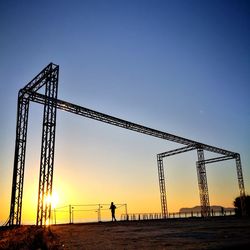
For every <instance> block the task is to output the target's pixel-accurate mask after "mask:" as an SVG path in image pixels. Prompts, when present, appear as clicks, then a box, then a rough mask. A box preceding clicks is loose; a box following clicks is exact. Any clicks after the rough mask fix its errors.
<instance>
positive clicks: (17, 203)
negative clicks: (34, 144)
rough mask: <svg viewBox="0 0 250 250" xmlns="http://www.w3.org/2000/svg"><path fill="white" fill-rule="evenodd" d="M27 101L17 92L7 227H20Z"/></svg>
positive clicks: (27, 111) (27, 112)
mask: <svg viewBox="0 0 250 250" xmlns="http://www.w3.org/2000/svg"><path fill="white" fill-rule="evenodd" d="M28 114H29V100H28V99H27V98H25V97H23V96H22V95H21V93H20V92H19V97H18V107H17V125H16V143H15V156H14V168H13V180H12V193H11V204H10V218H9V225H10V226H13V225H21V215H22V196H23V181H24V166H25V151H26V142H27V127H28Z"/></svg>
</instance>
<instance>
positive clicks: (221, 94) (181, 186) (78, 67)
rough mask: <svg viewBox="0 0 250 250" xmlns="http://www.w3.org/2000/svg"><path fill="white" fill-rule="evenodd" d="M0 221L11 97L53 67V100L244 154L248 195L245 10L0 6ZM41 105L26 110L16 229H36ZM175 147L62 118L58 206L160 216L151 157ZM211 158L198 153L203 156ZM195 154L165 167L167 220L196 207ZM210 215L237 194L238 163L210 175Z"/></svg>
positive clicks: (249, 90) (248, 12)
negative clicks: (124, 208)
mask: <svg viewBox="0 0 250 250" xmlns="http://www.w3.org/2000/svg"><path fill="white" fill-rule="evenodd" d="M0 30H1V39H0V77H1V81H0V112H1V116H0V117H1V118H0V119H1V123H0V124H1V125H0V126H1V127H0V148H1V151H0V203H1V209H0V221H1V222H2V221H4V220H5V219H7V217H8V213H9V206H10V192H11V183H12V170H13V159H14V143H15V126H16V103H17V93H18V90H19V89H20V88H22V87H23V86H24V85H26V84H27V83H28V82H29V81H30V80H31V79H32V78H33V77H34V76H35V75H36V74H37V73H39V72H40V71H41V69H43V68H44V67H45V66H46V65H47V64H48V63H50V62H54V63H55V64H59V65H60V80H59V94H58V96H59V98H60V99H63V100H66V101H69V102H72V103H75V104H79V105H82V106H84V107H88V108H91V109H94V110H97V111H101V112H104V113H107V114H110V115H113V116H117V117H120V118H123V119H127V120H130V121H133V122H136V123H140V124H143V125H146V126H149V127H152V128H156V129H159V130H162V131H166V132H169V133H173V134H175V135H179V136H183V137H186V138H190V139H193V140H197V141H200V142H203V143H207V144H211V145H214V146H218V147H222V148H225V149H228V150H231V151H234V152H239V153H240V154H241V158H242V167H243V177H244V181H245V188H246V192H247V193H248V194H249V190H250V155H249V152H250V82H249V80H250V60H249V58H250V32H249V30H250V2H249V1H243V0H237V1H230V0H226V1H221V0H216V1H211V0H210V1H190V0H186V1H167V0H166V1H159V0H150V1H147V0H133V1H129V0H126V1H125V0H124V1H123V0H117V1H110V0H106V1H105V0H103V1H101V0H100V1H95V0H91V1H84V0H82V1H63V0H61V1H47V0H45V1H31V0H30V1H28V0H26V1H25V0H23V1H13V0H2V1H0ZM42 112H43V109H42V106H40V105H38V104H32V105H31V108H30V117H29V127H28V143H27V160H26V169H25V184H24V197H23V201H24V203H23V221H24V222H27V221H29V222H31V223H34V222H35V218H36V206H37V205H36V204H37V191H38V178H39V177H38V174H39V162H40V145H41V124H42ZM178 147H181V145H178V144H175V143H170V142H167V141H163V140H159V139H156V138H151V137H149V136H146V135H141V134H136V133H135V132H131V131H126V130H123V129H120V128H116V127H112V126H110V125H106V124H103V123H100V122H97V121H92V120H88V119H86V118H83V117H79V116H76V115H73V114H69V113H65V112H62V111H58V115H57V131H56V156H55V170H54V186H53V188H54V190H55V191H56V192H57V193H58V196H59V204H60V205H64V204H73V203H75V204H86V203H109V202H110V201H114V202H115V203H128V210H129V212H157V211H160V197H159V185H158V173H157V164H156V154H157V153H160V152H164V151H167V150H171V149H175V148H178ZM210 156H214V155H212V154H209V153H205V157H207V158H208V157H210ZM196 159H197V156H196V152H189V153H186V154H183V155H181V156H178V157H172V158H169V159H167V160H165V162H164V163H165V166H166V168H165V171H166V181H167V191H168V198H167V199H168V208H169V212H174V211H178V210H179V208H181V207H192V206H195V205H199V193H198V185H197V175H196V167H195V161H196ZM207 178H208V188H209V192H210V204H211V205H223V206H232V201H233V200H234V198H235V197H236V196H237V195H238V194H239V189H238V184H237V176H236V168H235V162H234V161H227V162H224V163H220V164H219V163H218V164H213V165H212V164H211V165H208V166H207Z"/></svg>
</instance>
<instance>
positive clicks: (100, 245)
mask: <svg viewBox="0 0 250 250" xmlns="http://www.w3.org/2000/svg"><path fill="white" fill-rule="evenodd" d="M249 236H250V218H235V217H220V218H218V217H217V218H209V219H201V218H190V219H169V220H166V221H163V220H152V221H150V220H148V221H134V222H113V223H109V222H106V223H92V224H91V223H89V224H74V225H56V226H51V228H50V229H48V228H39V227H35V226H25V227H21V228H17V229H12V230H4V231H0V249H67V250H74V249H76V250H78V249H86V250H88V249H118V250H119V249H237V248H238V249H250V248H249V247H250V239H249Z"/></svg>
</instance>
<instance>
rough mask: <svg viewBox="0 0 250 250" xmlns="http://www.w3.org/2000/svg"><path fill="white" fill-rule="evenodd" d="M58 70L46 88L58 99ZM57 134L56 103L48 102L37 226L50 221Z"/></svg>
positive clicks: (44, 124) (43, 138)
mask: <svg viewBox="0 0 250 250" xmlns="http://www.w3.org/2000/svg"><path fill="white" fill-rule="evenodd" d="M57 87H58V70H55V71H53V72H51V74H50V75H49V76H48V81H47V83H46V86H45V88H46V89H45V92H46V93H45V95H46V96H48V97H52V98H55V99H56V98H57ZM55 132H56V102H55V101H51V100H46V101H45V105H44V113H43V132H42V146H41V161H40V175H39V189H38V206H37V221H36V224H37V225H46V224H48V223H49V221H50V216H51V203H50V202H49V199H48V197H51V196H52V182H53V168H54V151H55Z"/></svg>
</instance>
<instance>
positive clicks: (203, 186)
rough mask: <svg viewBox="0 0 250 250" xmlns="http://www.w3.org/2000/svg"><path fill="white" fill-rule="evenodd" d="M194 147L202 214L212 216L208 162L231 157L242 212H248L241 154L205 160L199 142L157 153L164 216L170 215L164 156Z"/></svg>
mask: <svg viewBox="0 0 250 250" xmlns="http://www.w3.org/2000/svg"><path fill="white" fill-rule="evenodd" d="M194 149H197V156H198V161H197V162H196V170H197V178H198V187H199V194H200V205H201V215H202V216H203V217H208V216H210V203H209V192H208V184H207V175H206V164H210V163H215V162H220V161H226V160H231V159H235V160H236V171H237V178H238V184H239V190H240V198H241V208H242V214H243V215H245V214H246V203H245V188H244V181H243V176H242V167H241V160H240V155H239V154H238V153H234V154H231V155H224V156H220V157H215V158H210V159H206V160H205V158H204V150H203V149H202V148H200V147H199V144H197V145H190V146H186V147H182V148H178V149H174V150H170V151H167V152H164V153H160V154H157V163H158V175H159V186H160V197H161V208H162V214H163V216H164V218H167V217H168V210H167V192H166V183H165V178H164V166H163V158H165V157H169V156H173V155H176V154H181V153H184V152H188V151H191V150H194Z"/></svg>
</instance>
